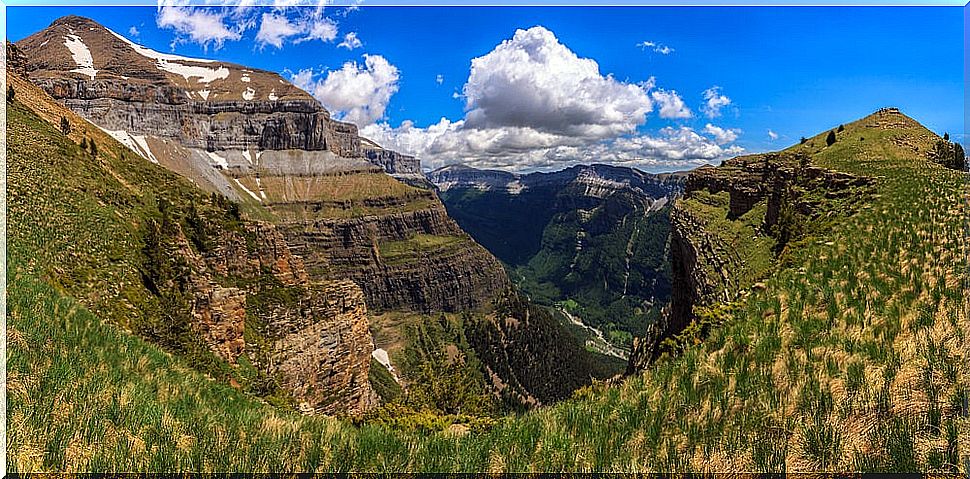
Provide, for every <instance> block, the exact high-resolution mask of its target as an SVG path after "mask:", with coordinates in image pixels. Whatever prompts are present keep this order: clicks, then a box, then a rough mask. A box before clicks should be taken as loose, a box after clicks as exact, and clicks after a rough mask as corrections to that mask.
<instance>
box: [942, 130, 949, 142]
mask: <svg viewBox="0 0 970 479" xmlns="http://www.w3.org/2000/svg"><path fill="white" fill-rule="evenodd" d="M943 141H950V133H949V132H943Z"/></svg>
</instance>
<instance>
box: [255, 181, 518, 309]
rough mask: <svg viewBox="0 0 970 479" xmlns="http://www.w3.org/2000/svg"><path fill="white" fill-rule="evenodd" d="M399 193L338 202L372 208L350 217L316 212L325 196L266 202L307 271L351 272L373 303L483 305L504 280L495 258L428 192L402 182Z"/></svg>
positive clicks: (415, 306) (349, 275) (383, 305)
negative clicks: (401, 193)
mask: <svg viewBox="0 0 970 479" xmlns="http://www.w3.org/2000/svg"><path fill="white" fill-rule="evenodd" d="M402 186H403V185H402ZM406 195H407V197H406V198H401V197H398V198H393V197H387V198H384V199H382V200H380V201H377V200H375V199H373V198H368V199H366V200H361V201H359V202H355V201H349V200H348V201H347V202H346V203H338V205H339V206H340V208H341V211H347V210H353V209H354V208H368V209H373V210H375V211H374V213H375V214H365V215H361V216H352V217H349V218H335V217H334V216H335V215H333V214H322V215H321V214H320V212H321V211H326V209H327V208H333V207H335V205H334V203H333V202H329V203H328V202H326V201H312V200H311V201H299V202H289V203H279V204H270V208H271V209H273V210H274V211H276V212H277V213H278V214H279V215H280V216H281V217H282V218H283V219H282V220H281V230H282V231H283V234H284V235H285V236H286V238H287V241H288V243H289V244H290V245H291V246H292V247H293V249H294V251H296V252H298V254H300V255H301V256H302V257H303V258H304V259H305V261H306V263H307V268H308V269H309V270H310V271H311V272H312V273H313V274H315V275H322V276H332V277H343V278H349V279H352V280H353V281H355V282H356V283H357V284H359V285H360V286H361V288H362V289H363V290H364V294H365V295H366V297H367V304H368V305H369V306H370V307H371V308H373V309H375V310H391V309H408V310H417V311H461V310H466V309H476V308H480V307H482V306H486V305H487V304H488V303H489V302H490V301H491V300H492V299H493V298H495V297H496V296H497V295H498V294H499V293H501V292H502V291H503V290H504V289H505V288H506V287H507V286H508V279H507V277H506V275H505V271H504V269H503V268H502V265H501V264H500V263H499V262H498V261H497V260H496V259H495V258H494V257H493V256H491V255H490V254H488V252H486V251H485V250H484V249H483V248H482V247H481V246H479V245H478V244H477V243H475V242H474V241H473V240H472V239H471V238H470V237H469V236H468V235H467V234H466V233H465V232H464V231H462V230H461V228H459V226H458V225H457V224H456V223H455V222H454V221H453V220H452V219H451V218H449V217H448V215H447V213H446V212H445V209H444V207H443V206H442V205H441V203H440V202H438V200H437V198H436V197H435V196H434V194H433V193H432V192H430V191H427V190H418V189H414V188H410V187H408V190H407V193H406ZM418 205H419V207H416V206H418Z"/></svg>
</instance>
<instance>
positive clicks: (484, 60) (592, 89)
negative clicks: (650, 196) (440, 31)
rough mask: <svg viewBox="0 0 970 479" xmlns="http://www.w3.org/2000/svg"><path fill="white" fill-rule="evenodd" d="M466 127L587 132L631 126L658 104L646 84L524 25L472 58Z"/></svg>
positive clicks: (609, 132) (596, 134) (598, 134)
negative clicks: (604, 69) (604, 70)
mask: <svg viewBox="0 0 970 479" xmlns="http://www.w3.org/2000/svg"><path fill="white" fill-rule="evenodd" d="M463 93H464V96H465V102H466V104H465V107H466V110H467V114H466V124H465V127H466V128H477V129H485V128H497V127H520V128H529V129H533V130H536V131H538V132H543V133H548V134H555V135H563V136H570V137H575V136H578V137H583V138H607V137H611V136H616V135H618V134H624V133H631V132H633V131H634V130H635V129H636V127H637V126H638V125H640V124H642V123H644V122H645V121H646V115H647V113H649V112H650V111H651V109H652V104H651V102H650V98H649V97H648V95H647V91H646V89H645V88H644V87H642V86H640V85H635V84H630V83H625V82H620V81H617V80H616V79H614V78H613V77H612V76H610V75H606V76H604V75H602V74H601V73H600V71H599V65H598V64H597V63H596V61H594V60H592V59H589V58H580V57H578V56H577V55H576V54H575V53H573V52H572V51H571V50H569V49H568V48H566V46H565V45H563V44H562V43H560V42H559V40H558V39H557V38H556V36H555V35H554V34H553V33H552V32H551V31H549V30H547V29H545V28H543V27H533V28H530V29H528V30H517V31H516V32H515V35H514V36H513V38H512V39H509V40H505V41H503V42H502V43H501V44H499V45H498V46H496V47H495V49H494V50H492V51H491V52H489V53H488V54H486V55H484V56H481V57H478V58H475V59H473V60H472V65H471V71H470V74H469V77H468V81H467V82H466V83H465V86H464V89H463Z"/></svg>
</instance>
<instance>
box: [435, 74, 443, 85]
mask: <svg viewBox="0 0 970 479" xmlns="http://www.w3.org/2000/svg"><path fill="white" fill-rule="evenodd" d="M434 82H435V83H437V84H439V85H440V84H442V83H444V82H445V76H444V75H442V74H440V73H439V74H438V75H437V76H436V77H434Z"/></svg>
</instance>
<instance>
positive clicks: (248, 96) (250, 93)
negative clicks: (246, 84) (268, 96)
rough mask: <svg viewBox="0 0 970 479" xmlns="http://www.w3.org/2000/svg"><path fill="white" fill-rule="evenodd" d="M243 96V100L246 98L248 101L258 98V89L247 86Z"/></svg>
mask: <svg viewBox="0 0 970 479" xmlns="http://www.w3.org/2000/svg"><path fill="white" fill-rule="evenodd" d="M242 97H243V100H246V101H249V100H252V99H253V98H256V90H253V89H252V88H246V91H244V92H243V94H242Z"/></svg>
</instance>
